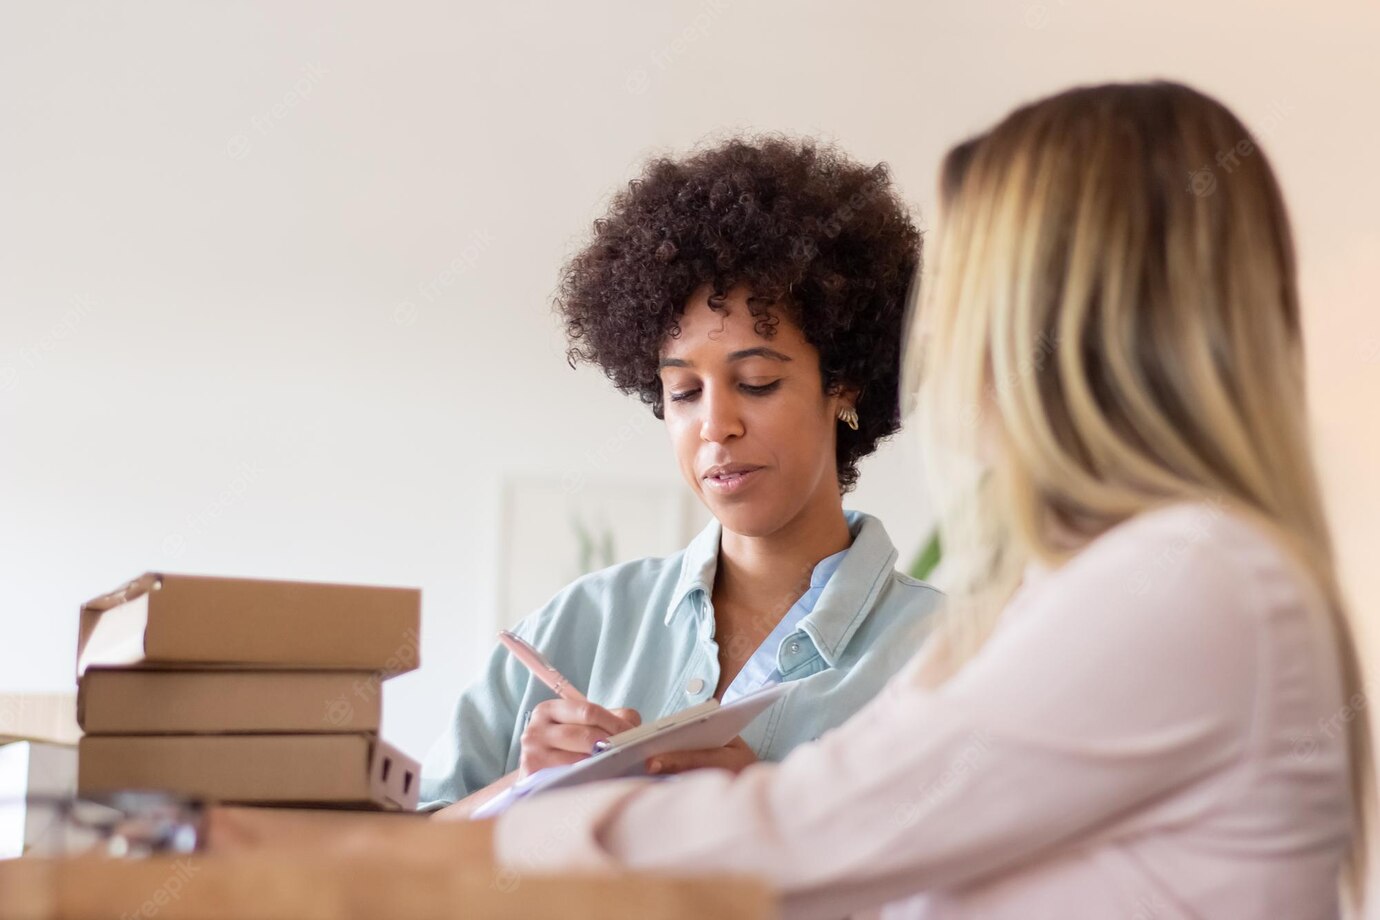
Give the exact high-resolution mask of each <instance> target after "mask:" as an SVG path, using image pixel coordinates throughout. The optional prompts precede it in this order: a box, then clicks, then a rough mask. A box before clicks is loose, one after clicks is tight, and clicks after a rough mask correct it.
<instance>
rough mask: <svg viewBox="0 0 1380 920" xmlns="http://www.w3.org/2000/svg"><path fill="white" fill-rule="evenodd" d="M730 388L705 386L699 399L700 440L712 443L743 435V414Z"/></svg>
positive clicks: (719, 442)
mask: <svg viewBox="0 0 1380 920" xmlns="http://www.w3.org/2000/svg"><path fill="white" fill-rule="evenodd" d="M739 409H740V407H739V405H738V400H737V398H736V397H735V396H734V394H733V391H732V389H731V388H729V389H725V388H721V387H705V389H704V393H703V396H702V397H701V399H700V410H701V412H703V415H702V416H701V418H700V440H702V441H708V442H710V443H713V444H722V443H723V442H725V441H728V440H731V439H733V438H740V437H742V436H743V415H742V412H741V411H739Z"/></svg>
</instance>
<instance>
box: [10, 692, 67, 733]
mask: <svg viewBox="0 0 1380 920" xmlns="http://www.w3.org/2000/svg"><path fill="white" fill-rule="evenodd" d="M76 712H77V699H76V695H75V694H73V693H0V742H3V741H51V742H53V743H54V744H76V743H77V739H78V738H80V737H81V729H80V728H79V727H78V726H77V719H76Z"/></svg>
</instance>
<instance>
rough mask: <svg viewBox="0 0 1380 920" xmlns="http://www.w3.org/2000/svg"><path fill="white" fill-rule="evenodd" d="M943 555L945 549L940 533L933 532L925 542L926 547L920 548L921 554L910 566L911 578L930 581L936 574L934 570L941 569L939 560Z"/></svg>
mask: <svg viewBox="0 0 1380 920" xmlns="http://www.w3.org/2000/svg"><path fill="white" fill-rule="evenodd" d="M943 555H944V549H943V547H942V546H941V545H940V543H939V531H938V530H935V531H932V532H931V533H930V538H929V539H928V540H926V541H925V545H924V546H923V547H921V548H920V552H919V553H918V554H917V555H916V557H915V559H914V560H913V561H912V562H911V564H910V577H911V578H918V579H919V580H921V581H928V580H929V577H930V576H931V575H933V574H934V570H935V569H937V568H938V567H939V560H940V559H941V558H942V557H943Z"/></svg>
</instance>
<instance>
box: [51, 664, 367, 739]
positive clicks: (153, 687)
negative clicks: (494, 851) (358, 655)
mask: <svg viewBox="0 0 1380 920" xmlns="http://www.w3.org/2000/svg"><path fill="white" fill-rule="evenodd" d="M381 680H382V675H378V674H373V673H370V672H368V671H165V670H156V671H147V670H129V669H125V668H89V669H87V671H86V673H85V674H83V675H82V678H81V684H80V687H79V689H78V693H77V721H78V722H79V723H80V725H81V727H82V729H84V730H85V731H86V733H87V734H89V735H159V734H208V735H214V734H234V733H256V734H262V733H276V732H288V733H294V734H313V733H317V732H337V733H342V732H354V733H360V732H373V733H377V732H378V730H379V723H380V719H381V718H382V696H383V694H382V693H381V692H380V691H381V690H382V687H381V686H380V681H381Z"/></svg>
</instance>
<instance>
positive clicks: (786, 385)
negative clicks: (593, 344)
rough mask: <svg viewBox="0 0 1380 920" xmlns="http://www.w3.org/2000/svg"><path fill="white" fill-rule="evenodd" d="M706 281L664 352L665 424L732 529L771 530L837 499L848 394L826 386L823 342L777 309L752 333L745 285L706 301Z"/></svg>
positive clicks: (698, 486)
mask: <svg viewBox="0 0 1380 920" xmlns="http://www.w3.org/2000/svg"><path fill="white" fill-rule="evenodd" d="M709 294H710V289H709V288H708V287H705V288H702V289H701V290H700V291H697V292H696V293H695V294H694V295H693V296H692V297H691V298H690V300H689V302H688V303H687V305H686V309H685V313H684V315H683V316H682V317H681V318H680V335H679V336H676V337H674V338H672V337H668V338H667V339H666V342H665V344H664V345H663V346H662V352H661V386H662V394H663V398H664V402H665V417H666V429H667V431H668V432H669V433H670V435H671V445H672V446H673V447H674V448H675V452H676V459H677V462H678V463H679V464H680V468H681V472H682V473H683V474H684V476H685V478H686V481H687V482H689V483H690V487H691V488H692V489H694V490H695V493H696V494H697V495H698V496H699V497H700V500H701V501H703V502H704V504H705V506H706V507H707V508H708V509H709V510H710V512H711V513H713V515H714V516H715V517H716V518H718V519H719V521H720V523H722V524H723V526H724V527H725V528H727V529H728V530H730V531H732V532H734V533H738V534H742V535H743V536H758V537H760V536H769V535H771V534H774V533H777V532H778V531H780V530H781V529H782V528H783V527H785V526H787V525H789V524H791V523H792V522H793V521H796V520H797V519H798V518H800V517H801V516H802V514H803V513H804V512H806V511H807V510H811V509H814V508H816V507H818V506H819V505H820V504H821V503H829V504H831V505H833V506H835V507H837V506H838V505H839V503H840V496H839V486H838V472H837V468H836V464H835V458H834V449H835V442H834V438H835V434H836V429H835V426H836V425H838V424H839V422H838V420H837V413H838V410H839V409H840V408H841V407H842V406H844V405H851V404H852V397H851V396H850V395H849V394H846V393H845V394H840V395H825V393H824V387H823V383H822V378H821V376H820V369H819V351H818V350H817V349H816V348H815V347H814V346H813V345H811V344H809V343H808V342H807V341H806V340H805V336H804V334H803V333H802V332H801V331H800V327H799V326H797V325H796V324H795V323H794V322H792V321H791V320H790V318H789V317H788V316H787V315H786V314H785V313H784V312H778V313H777V314H776V315H777V316H778V322H777V324H776V331H775V334H774V335H773V336H772V337H771V338H769V339H768V338H764V337H763V336H761V335H758V334H757V332H756V330H755V328H754V326H755V325H756V318H755V317H753V316H752V314H751V313H750V312H749V311H748V305H747V292H746V291H744V290H737V289H735V290H734V291H731V292H730V293H729V294H728V296H727V297H726V298H725V299H724V304H723V308H722V309H720V310H711V309H710V307H709Z"/></svg>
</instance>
